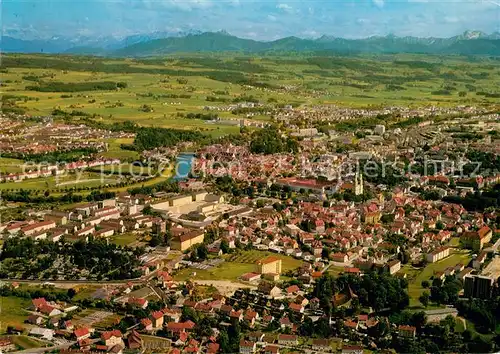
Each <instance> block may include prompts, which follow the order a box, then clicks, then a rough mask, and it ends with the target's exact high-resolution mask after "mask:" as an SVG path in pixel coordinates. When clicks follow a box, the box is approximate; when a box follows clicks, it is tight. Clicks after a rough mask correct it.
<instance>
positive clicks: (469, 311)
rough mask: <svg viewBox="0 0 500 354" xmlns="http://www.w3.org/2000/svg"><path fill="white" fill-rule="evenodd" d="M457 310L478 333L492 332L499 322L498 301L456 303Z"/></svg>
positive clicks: (499, 309) (480, 300)
mask: <svg viewBox="0 0 500 354" xmlns="http://www.w3.org/2000/svg"><path fill="white" fill-rule="evenodd" d="M457 309H458V311H459V313H460V314H461V315H462V316H465V317H466V318H467V319H469V320H470V321H472V322H473V323H474V324H475V328H476V330H477V331H479V332H480V333H485V334H487V333H491V332H494V331H495V329H496V327H497V323H498V322H499V320H500V306H499V302H498V299H494V300H482V299H471V300H470V301H460V302H458V303H457Z"/></svg>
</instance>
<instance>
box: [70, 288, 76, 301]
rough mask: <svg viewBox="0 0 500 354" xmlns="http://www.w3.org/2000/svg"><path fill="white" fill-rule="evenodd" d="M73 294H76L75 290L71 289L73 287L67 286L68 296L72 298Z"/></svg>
mask: <svg viewBox="0 0 500 354" xmlns="http://www.w3.org/2000/svg"><path fill="white" fill-rule="evenodd" d="M75 295H76V290H75V289H73V288H69V289H68V296H69V298H71V299H72V298H73V297H74V296H75Z"/></svg>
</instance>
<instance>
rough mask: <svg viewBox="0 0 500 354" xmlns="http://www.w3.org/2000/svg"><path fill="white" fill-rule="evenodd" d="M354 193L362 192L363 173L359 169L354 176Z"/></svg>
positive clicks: (359, 193)
mask: <svg viewBox="0 0 500 354" xmlns="http://www.w3.org/2000/svg"><path fill="white" fill-rule="evenodd" d="M354 194H355V195H361V194H363V175H362V174H360V173H359V171H358V172H356V176H355V177H354Z"/></svg>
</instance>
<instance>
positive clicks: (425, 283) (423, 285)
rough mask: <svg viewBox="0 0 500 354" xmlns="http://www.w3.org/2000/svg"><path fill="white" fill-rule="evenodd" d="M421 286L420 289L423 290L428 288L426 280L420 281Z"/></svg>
mask: <svg viewBox="0 0 500 354" xmlns="http://www.w3.org/2000/svg"><path fill="white" fill-rule="evenodd" d="M421 284H422V288H425V289H427V288H428V287H429V286H430V284H429V281H428V280H422V283H421Z"/></svg>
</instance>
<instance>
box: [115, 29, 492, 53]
mask: <svg viewBox="0 0 500 354" xmlns="http://www.w3.org/2000/svg"><path fill="white" fill-rule="evenodd" d="M497 35H498V34H494V35H491V36H487V35H476V36H474V37H472V38H467V37H466V34H464V35H461V36H456V37H452V38H444V39H443V38H417V37H395V36H386V37H370V38H366V39H354V40H353V39H343V38H335V37H328V36H323V37H320V38H318V39H301V38H297V37H287V38H282V39H278V40H276V41H272V42H261V41H254V40H249V39H242V38H238V37H235V36H231V35H229V34H227V33H223V32H215V33H214V32H207V33H201V34H194V35H188V36H184V37H180V38H164V39H158V40H153V41H147V42H142V43H136V44H134V45H131V46H127V47H125V48H121V49H119V50H117V51H114V52H113V53H112V54H113V55H116V56H154V55H162V54H172V53H191V52H228V51H233V52H235V51H236V52H246V53H259V52H287V51H294V52H318V51H329V52H338V53H344V54H348V53H427V54H466V55H493V56H499V55H500V39H499V38H500V36H497Z"/></svg>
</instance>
